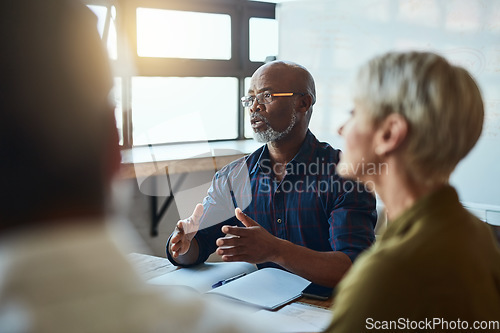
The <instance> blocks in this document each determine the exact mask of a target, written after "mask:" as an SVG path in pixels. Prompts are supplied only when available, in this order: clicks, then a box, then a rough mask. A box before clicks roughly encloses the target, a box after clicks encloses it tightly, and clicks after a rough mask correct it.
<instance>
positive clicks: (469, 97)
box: [354, 52, 484, 183]
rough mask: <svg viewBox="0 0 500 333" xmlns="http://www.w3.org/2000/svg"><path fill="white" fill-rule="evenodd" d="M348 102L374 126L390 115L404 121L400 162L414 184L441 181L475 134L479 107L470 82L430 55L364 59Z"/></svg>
mask: <svg viewBox="0 0 500 333" xmlns="http://www.w3.org/2000/svg"><path fill="white" fill-rule="evenodd" d="M354 99H355V100H356V101H358V102H360V103H363V104H364V105H366V107H367V110H369V112H370V113H371V116H372V117H373V119H374V121H375V122H377V121H381V120H382V119H384V118H385V117H387V116H388V115H389V114H391V113H398V114H401V115H402V116H404V117H405V118H406V120H407V121H408V125H409V132H408V136H407V138H406V140H405V142H404V146H403V149H404V157H405V163H406V166H407V171H408V172H409V174H410V176H411V177H413V178H414V179H415V180H416V181H419V182H420V181H424V182H427V183H437V182H447V181H448V178H449V176H450V174H451V173H452V171H453V170H454V169H455V166H456V165H457V164H458V162H459V161H460V160H461V159H462V158H464V157H465V156H466V155H467V153H468V152H469V151H470V150H471V149H472V147H473V146H474V145H475V143H476V142H477V140H478V138H479V136H480V135H481V131H482V127H483V120H484V107H483V100H482V98H481V93H480V91H479V88H478V86H477V84H476V82H475V81H474V79H473V78H472V77H471V75H470V74H469V73H468V72H467V70H465V69H464V68H462V67H459V66H454V65H451V64H450V63H449V62H448V61H447V60H446V59H444V58H443V57H441V56H439V55H437V54H434V53H429V52H406V53H387V54H384V55H381V56H378V57H376V58H374V59H372V60H370V61H369V62H368V63H367V64H366V65H365V66H363V67H362V68H361V69H360V71H359V73H358V76H357V80H356V84H355V87H354Z"/></svg>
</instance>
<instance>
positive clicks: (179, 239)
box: [170, 204, 203, 258]
mask: <svg viewBox="0 0 500 333" xmlns="http://www.w3.org/2000/svg"><path fill="white" fill-rule="evenodd" d="M202 215H203V205H202V204H197V205H196V207H195V209H194V211H193V214H192V215H191V216H190V217H188V218H187V219H184V220H180V221H179V222H177V225H176V227H175V230H174V232H173V234H172V238H170V253H171V254H172V257H174V258H177V257H178V256H179V255H183V254H185V253H186V252H187V251H188V250H189V247H190V245H191V240H193V237H194V236H195V235H196V233H197V232H198V229H199V227H200V218H201V216H202Z"/></svg>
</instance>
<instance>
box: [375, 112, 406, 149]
mask: <svg viewBox="0 0 500 333" xmlns="http://www.w3.org/2000/svg"><path fill="white" fill-rule="evenodd" d="M408 130H409V128H408V121H407V120H406V118H405V117H403V116H402V115H400V114H397V113H392V114H390V115H388V116H387V117H386V118H385V119H384V120H382V121H381V122H380V124H379V126H378V129H377V133H376V135H375V142H374V144H375V154H377V155H380V156H382V155H387V154H389V153H391V152H393V151H395V150H397V149H398V148H399V147H400V146H401V145H402V144H403V142H404V140H405V139H406V137H407V135H408Z"/></svg>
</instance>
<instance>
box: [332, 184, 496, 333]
mask: <svg viewBox="0 0 500 333" xmlns="http://www.w3.org/2000/svg"><path fill="white" fill-rule="evenodd" d="M434 318H436V319H434ZM433 320H434V322H433ZM438 320H441V322H443V320H446V321H448V326H446V325H445V323H443V324H440V323H439V322H438ZM458 320H460V322H458ZM476 320H479V321H482V320H487V321H497V323H496V324H497V325H500V249H499V246H498V244H497V243H496V241H495V240H494V238H493V235H492V233H491V230H490V228H489V227H488V225H487V224H486V223H484V222H482V221H480V220H479V219H477V218H476V217H474V216H473V215H472V214H470V213H469V212H468V211H467V210H466V209H464V208H463V207H462V205H461V204H460V202H459V200H458V196H457V193H456V191H455V190H454V189H453V188H452V187H450V186H445V187H443V188H441V189H440V190H438V191H436V192H434V193H432V194H430V195H428V196H426V197H424V198H422V199H420V200H419V201H418V202H417V203H416V204H415V205H414V206H412V207H411V208H410V209H408V210H407V211H406V212H405V213H403V215H402V216H400V217H399V218H398V219H396V220H394V221H393V222H390V224H389V226H388V228H387V230H386V232H385V234H384V235H383V237H381V238H380V239H378V240H377V242H376V243H375V244H374V245H373V246H372V247H371V248H370V249H369V250H367V251H366V252H365V253H364V254H362V255H361V256H360V258H359V259H358V260H357V261H356V263H355V264H354V265H353V267H352V268H351V270H350V271H349V273H348V274H347V275H346V277H345V278H344V279H343V281H342V282H341V283H340V284H339V287H338V293H337V296H336V297H335V305H334V307H333V321H332V323H331V324H330V327H329V328H328V329H327V332H342V333H346V332H374V331H376V328H378V329H383V328H386V329H390V331H391V332H394V331H396V332H398V331H407V332H408V331H410V330H411V331H414V330H415V328H420V329H417V331H419V332H425V331H432V332H437V331H439V332H446V331H450V332H460V331H461V330H458V329H457V328H460V327H461V328H465V326H463V325H466V324H467V325H468V328H469V329H468V330H466V331H468V332H475V331H476V330H472V329H471V328H472V327H473V326H472V325H473V324H474V321H476ZM390 321H395V322H390ZM411 321H414V322H411ZM451 321H454V322H451ZM464 321H466V323H464ZM432 324H435V325H434V326H432ZM493 324H495V323H493ZM391 325H392V326H391ZM410 325H411V326H410ZM417 325H420V326H417ZM443 325H444V326H443ZM453 325H456V326H453ZM458 325H462V326H458ZM483 325H484V323H483ZM453 327H454V329H453ZM483 328H484V327H483ZM477 331H478V332H479V331H480V332H500V327H498V326H496V328H495V329H492V330H486V329H481V330H477ZM386 332H388V331H386Z"/></svg>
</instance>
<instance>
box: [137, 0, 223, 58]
mask: <svg viewBox="0 0 500 333" xmlns="http://www.w3.org/2000/svg"><path fill="white" fill-rule="evenodd" d="M137 53H138V55H139V56H141V57H160V58H188V59H223V60H228V59H231V17H230V16H229V15H225V14H211V13H197V12H187V11H178V10H164V9H152V8H137Z"/></svg>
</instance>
